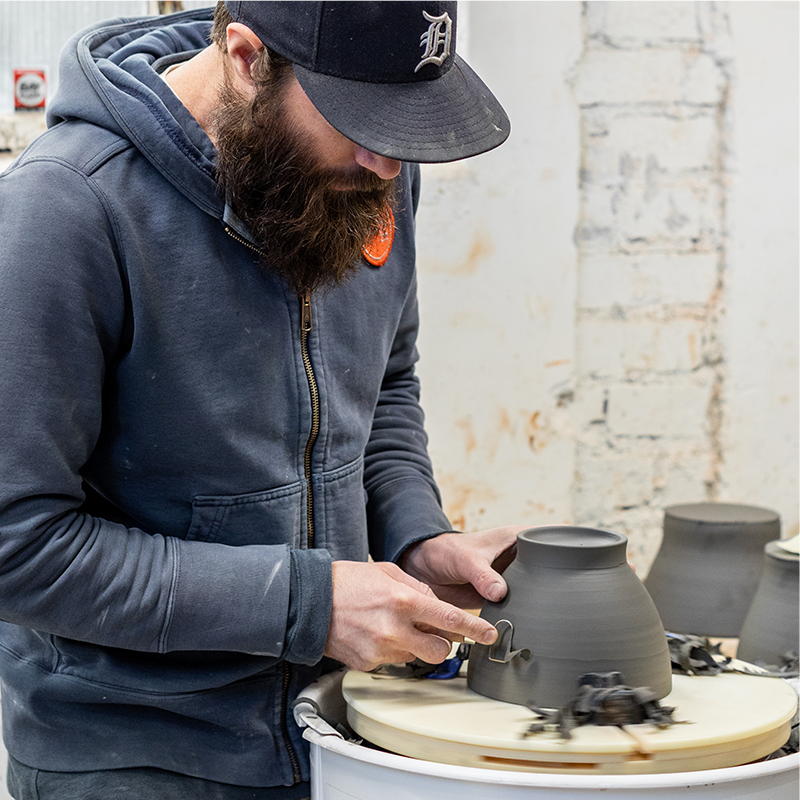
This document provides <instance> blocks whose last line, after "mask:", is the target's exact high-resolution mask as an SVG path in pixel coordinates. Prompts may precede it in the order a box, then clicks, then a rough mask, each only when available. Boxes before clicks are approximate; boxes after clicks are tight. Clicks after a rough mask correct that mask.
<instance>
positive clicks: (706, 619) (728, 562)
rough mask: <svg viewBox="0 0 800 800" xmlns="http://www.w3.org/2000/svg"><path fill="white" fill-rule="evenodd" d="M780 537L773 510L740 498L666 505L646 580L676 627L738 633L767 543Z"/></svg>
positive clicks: (667, 625)
mask: <svg viewBox="0 0 800 800" xmlns="http://www.w3.org/2000/svg"><path fill="white" fill-rule="evenodd" d="M779 538H780V518H779V516H778V514H776V513H775V512H774V511H770V510H769V509H766V508H759V507H757V506H746V505H739V504H736V503H686V504H682V505H674V506H669V507H668V508H666V509H665V510H664V535H663V539H662V541H661V547H660V549H659V551H658V553H657V555H656V557H655V560H654V561H653V565H652V567H651V568H650V572H649V574H648V575H647V578H646V579H645V586H646V587H647V591H648V592H650V596H651V597H652V598H653V602H655V604H656V608H657V609H658V613H659V615H660V616H661V620H662V622H663V623H664V627H665V628H666V629H667V630H668V631H671V632H674V633H691V634H697V635H700V636H718V637H734V638H735V637H738V636H739V633H740V631H741V628H742V623H743V622H744V618H745V615H746V614H747V611H748V609H749V608H750V604H751V603H752V602H753V597H754V595H755V593H756V589H757V588H758V581H759V579H760V577H761V570H762V568H763V558H764V557H763V553H764V546H765V545H766V544H767V542H770V541H772V540H773V539H779Z"/></svg>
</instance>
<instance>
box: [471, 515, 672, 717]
mask: <svg viewBox="0 0 800 800" xmlns="http://www.w3.org/2000/svg"><path fill="white" fill-rule="evenodd" d="M627 541H628V540H627V538H626V537H625V536H623V535H622V534H619V533H613V532H611V531H604V530H597V529H594V528H581V527H574V526H567V525H563V526H554V527H542V528H531V529H529V530H526V531H522V532H521V533H520V534H519V535H518V536H517V556H516V559H515V560H514V561H513V562H512V563H511V565H510V566H509V567H508V569H507V570H506V572H505V575H504V577H505V579H506V582H507V584H508V594H507V595H506V597H505V598H504V600H502V601H501V602H500V603H490V602H487V603H485V604H484V606H483V609H482V611H481V617H483V618H484V619H486V620H488V621H489V622H491V623H492V624H493V625H494V626H495V627H496V628H497V630H498V634H499V636H498V639H497V641H496V642H495V644H494V645H491V646H487V645H479V644H474V645H473V646H472V650H471V652H470V657H469V662H468V670H467V685H468V686H469V688H470V689H472V690H473V691H475V692H477V693H478V694H482V695H484V696H486V697H491V698H494V699H495V700H502V701H505V702H508V703H519V704H522V705H527V704H532V705H536V706H542V707H546V708H560V707H563V706H564V705H566V704H567V703H568V702H569V701H570V700H572V699H573V697H574V696H575V695H576V693H577V691H578V686H579V681H580V678H581V676H583V675H585V674H587V673H591V672H620V673H622V676H623V681H624V683H625V685H627V686H634V687H640V686H648V687H650V689H651V690H652V691H653V692H654V693H655V694H656V696H657V697H658V698H659V699H660V698H662V697H665V696H666V695H668V694H669V692H670V691H671V688H672V671H671V664H670V657H669V651H668V648H667V640H666V636H665V633H664V628H663V626H662V625H661V620H660V619H659V617H658V612H657V611H656V608H655V606H654V605H653V602H652V601H651V599H650V596H649V595H648V593H647V590H646V589H645V588H644V586H643V585H642V582H641V581H640V580H639V578H637V577H636V573H635V572H634V571H633V570H632V569H631V567H630V566H629V565H628V563H627V559H626V549H627Z"/></svg>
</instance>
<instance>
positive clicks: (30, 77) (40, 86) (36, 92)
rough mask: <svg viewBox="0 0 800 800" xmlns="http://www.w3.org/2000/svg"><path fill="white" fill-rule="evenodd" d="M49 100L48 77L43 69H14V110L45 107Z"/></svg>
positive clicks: (31, 109)
mask: <svg viewBox="0 0 800 800" xmlns="http://www.w3.org/2000/svg"><path fill="white" fill-rule="evenodd" d="M46 100H47V78H46V77H45V72H44V70H43V69H15V70H14V110H15V111H33V110H35V109H40V108H44V104H45V101H46Z"/></svg>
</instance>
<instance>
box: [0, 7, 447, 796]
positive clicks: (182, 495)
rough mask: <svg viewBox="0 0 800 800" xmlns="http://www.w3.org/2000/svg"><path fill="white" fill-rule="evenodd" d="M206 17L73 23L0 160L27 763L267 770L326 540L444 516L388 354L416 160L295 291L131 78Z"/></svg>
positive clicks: (3, 540) (390, 539)
mask: <svg viewBox="0 0 800 800" xmlns="http://www.w3.org/2000/svg"><path fill="white" fill-rule="evenodd" d="M210 19H211V11H210V10H205V11H200V12H198V11H193V12H187V13H184V14H177V15H173V16H171V17H169V18H144V19H118V20H112V21H110V22H107V23H103V24H100V25H96V26H93V27H91V28H89V29H87V30H85V31H83V32H81V33H79V34H78V35H76V36H75V37H74V38H73V39H72V40H71V41H70V43H69V44H68V45H67V47H66V48H65V51H64V54H63V55H62V63H61V79H60V89H59V93H58V95H57V97H56V98H55V99H54V101H53V103H52V105H51V107H50V108H49V110H48V130H47V131H46V132H45V133H44V134H43V135H42V136H41V137H40V138H39V139H38V140H37V141H35V142H34V143H33V144H32V145H31V146H30V147H29V148H28V149H27V150H26V151H25V152H24V153H23V154H22V155H21V156H20V157H19V158H18V159H17V160H16V161H15V162H14V164H13V165H12V166H11V167H10V168H9V169H8V170H6V172H4V173H3V174H2V176H0V224H2V231H3V240H4V243H3V248H2V252H0V374H2V381H1V382H0V441H2V447H0V464H1V465H2V472H3V474H4V476H5V479H4V481H3V482H2V484H1V485H0V620H2V622H0V677H1V678H2V687H3V693H2V695H3V696H2V702H3V727H4V736H5V742H6V746H7V748H8V750H9V752H10V753H11V755H12V756H14V757H15V758H16V759H18V760H19V761H21V762H23V763H24V764H27V765H29V766H32V767H36V768H40V769H47V770H62V771H76V770H96V769H112V768H122V767H137V766H152V767H159V768H162V769H168V770H172V771H175V772H179V773H182V774H187V775H192V776H196V777H200V778H206V779H210V780H215V781H221V782H225V783H232V784H238V785H244V786H280V785H292V784H294V783H297V782H299V781H304V780H307V779H308V758H307V751H306V745H305V743H304V742H303V740H302V737H301V735H300V732H299V730H298V729H297V728H296V726H295V725H294V723H293V722H292V719H291V710H290V706H291V702H292V700H293V698H294V697H295V696H296V695H297V693H298V692H299V691H300V690H301V689H302V688H303V687H304V686H305V685H307V684H308V683H310V682H311V681H312V680H314V679H315V678H316V677H318V676H319V675H320V674H321V673H323V672H324V671H326V670H330V669H332V668H333V667H335V666H336V665H335V664H333V663H332V662H329V661H327V660H325V659H323V649H324V646H325V641H326V637H327V631H328V626H329V621H330V613H331V561H332V560H338V559H347V560H366V558H367V556H368V554H370V555H371V556H372V557H373V558H374V559H375V560H396V559H397V558H398V557H399V555H400V554H401V553H402V551H403V550H404V549H405V548H406V547H408V545H409V544H411V543H413V542H415V541H419V540H421V539H424V538H427V537H430V536H433V535H436V534H437V533H440V532H442V531H445V530H449V528H450V525H449V523H448V521H447V519H446V517H445V515H444V514H443V512H442V509H441V505H440V501H439V495H438V491H437V489H436V485H435V483H434V480H433V475H432V469H431V464H430V461H429V458H428V455H427V450H426V448H427V443H426V436H425V431H424V428H423V414H422V411H421V408H420V405H419V386H418V382H417V379H416V377H415V374H414V364H415V361H416V359H417V351H416V347H415V340H416V333H417V325H418V320H417V305H416V281H415V267H414V256H415V253H414V218H413V216H414V211H415V208H416V203H417V197H418V191H419V173H418V168H417V167H416V166H414V165H404V166H403V170H402V173H401V176H400V177H399V178H398V181H399V182H400V202H399V205H398V209H397V211H396V214H395V216H396V233H395V239H394V245H393V248H392V251H391V254H390V255H389V258H388V261H387V262H386V263H385V264H384V265H383V266H382V267H380V268H374V267H372V266H369V265H367V264H366V263H365V264H364V265H363V266H362V267H361V268H360V269H359V270H358V272H357V273H356V274H355V276H354V277H353V278H352V279H351V280H349V281H348V282H347V283H345V284H343V285H341V286H339V287H337V288H335V289H333V290H331V291H330V292H327V293H325V294H324V295H319V296H317V295H315V296H314V297H313V298H312V299H311V302H310V304H305V305H304V303H303V302H302V301H301V300H300V299H298V297H297V296H296V295H295V294H294V293H293V292H292V291H290V290H289V289H288V288H287V286H286V285H285V284H284V283H283V282H282V281H281V280H280V279H278V278H277V277H276V276H275V275H273V274H271V273H270V271H269V270H268V269H265V268H264V267H263V266H262V265H261V264H260V263H259V260H258V254H257V253H255V252H254V250H253V246H252V244H251V243H250V242H249V237H248V235H247V231H246V229H244V228H243V227H242V225H241V224H240V223H238V222H237V221H236V219H235V217H234V216H233V215H231V214H230V213H229V211H228V210H227V209H226V206H225V203H224V202H223V199H222V198H221V196H220V193H219V192H218V191H217V187H216V185H215V181H214V175H213V165H214V158H215V150H214V147H213V145H212V144H211V142H210V140H209V139H208V138H207V136H206V134H205V133H204V132H203V130H202V129H201V128H200V126H199V125H198V124H197V122H196V121H195V120H194V118H193V117H192V116H191V115H190V114H189V112H188V110H187V109H186V108H185V107H184V106H183V105H182V104H181V103H180V101H179V100H178V99H177V97H176V96H175V95H174V94H173V93H172V91H171V90H170V89H169V87H168V86H167V84H166V83H165V82H164V81H163V80H162V78H161V77H159V74H158V72H159V70H160V69H161V68H162V67H164V66H165V65H167V64H169V63H174V62H175V61H177V60H180V59H183V58H188V57H190V56H191V55H193V54H194V53H196V52H198V51H199V50H201V49H202V48H204V47H206V46H207V45H208V38H207V37H208V32H209V30H210Z"/></svg>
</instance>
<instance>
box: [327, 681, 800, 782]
mask: <svg viewBox="0 0 800 800" xmlns="http://www.w3.org/2000/svg"><path fill="white" fill-rule="evenodd" d="M672 680H673V684H672V692H671V693H670V695H669V696H668V697H666V698H664V699H663V700H662V701H661V705H662V706H674V707H675V709H676V710H675V713H674V714H673V718H674V719H675V720H676V721H685V722H681V724H675V725H672V726H671V727H669V728H664V729H659V728H657V727H656V726H654V725H651V724H648V723H645V724H641V725H627V726H625V727H624V728H617V727H598V726H589V725H587V726H582V727H579V728H576V729H575V730H573V731H572V738H571V739H570V740H563V739H561V738H560V736H559V735H558V733H556V732H550V731H545V732H542V733H536V734H532V735H529V736H527V737H524V738H523V733H524V732H525V731H527V729H528V726H529V725H530V724H531V723H532V722H534V720H535V715H534V714H533V712H531V711H529V710H528V709H527V708H525V707H524V706H520V705H515V704H512V703H503V702H500V701H498V700H492V699H490V698H487V697H483V696H482V695H479V694H476V693H475V692H473V691H471V690H470V689H468V688H467V680H466V676H465V675H464V674H463V671H462V674H461V675H459V676H458V677H456V678H453V679H452V680H425V679H422V680H420V679H413V678H392V677H387V676H377V675H372V674H370V673H363V672H352V671H351V672H348V673H347V675H345V678H344V682H343V684H342V693H343V695H344V699H345V700H346V702H347V720H348V722H349V723H350V725H351V727H352V728H353V730H354V731H356V733H357V734H358V735H359V736H361V737H363V738H364V739H365V740H367V741H368V742H371V743H372V744H375V745H377V746H379V747H382V748H384V749H385V750H389V751H391V752H394V753H399V754H401V755H406V756H411V757H412V758H420V759H424V760H426V761H435V762H440V763H445V764H455V765H461V766H469V767H482V768H484V769H486V768H489V769H502V770H517V771H535V772H562V773H564V772H566V773H576V774H580V773H583V774H595V775H598V774H643V773H666V772H685V771H693V770H701V769H717V768H720V767H731V766H738V765H740V764H745V763H749V762H751V761H756V760H758V759H760V758H763V757H764V756H767V755H769V754H770V753H772V752H774V751H775V750H777V749H778V748H780V747H782V746H783V745H784V744H785V742H786V740H787V739H788V738H789V730H790V723H791V719H792V716H793V715H794V713H795V710H796V708H797V695H796V694H795V692H794V690H793V689H792V688H791V686H789V685H788V684H787V683H786V682H785V681H784V680H782V679H781V678H766V677H757V676H753V675H740V674H733V673H722V674H719V675H714V676H688V675H673V677H672Z"/></svg>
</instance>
